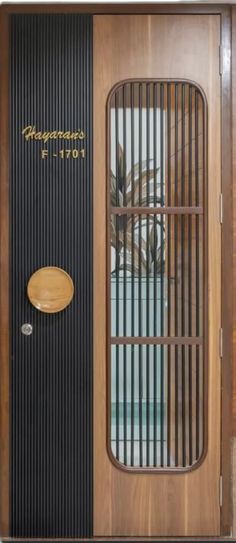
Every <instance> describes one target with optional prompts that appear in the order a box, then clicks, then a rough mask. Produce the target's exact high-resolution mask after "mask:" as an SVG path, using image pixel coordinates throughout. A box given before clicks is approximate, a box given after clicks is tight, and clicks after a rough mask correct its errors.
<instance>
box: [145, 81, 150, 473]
mask: <svg viewBox="0 0 236 543" xmlns="http://www.w3.org/2000/svg"><path fill="white" fill-rule="evenodd" d="M146 116H147V117H146V138H147V188H146V191H147V202H146V205H147V206H149V205H150V184H149V183H150V180H149V178H150V84H149V83H147V84H146ZM146 224H147V227H146V238H147V239H146V251H147V254H146V335H147V336H149V335H150V330H149V325H150V314H149V310H150V278H149V266H150V243H149V237H150V228H149V227H150V218H149V215H147V216H146ZM149 366H150V349H149V345H147V346H146V394H147V398H146V451H147V455H146V461H147V466H149V465H150V390H149V388H150V382H149V381H150V367H149Z"/></svg>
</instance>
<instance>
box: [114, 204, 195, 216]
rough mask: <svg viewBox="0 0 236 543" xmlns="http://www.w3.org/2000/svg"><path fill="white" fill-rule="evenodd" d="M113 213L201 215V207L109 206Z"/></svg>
mask: <svg viewBox="0 0 236 543" xmlns="http://www.w3.org/2000/svg"><path fill="white" fill-rule="evenodd" d="M111 213H114V215H203V207H201V206H199V207H181V206H180V207H128V206H127V207H111Z"/></svg>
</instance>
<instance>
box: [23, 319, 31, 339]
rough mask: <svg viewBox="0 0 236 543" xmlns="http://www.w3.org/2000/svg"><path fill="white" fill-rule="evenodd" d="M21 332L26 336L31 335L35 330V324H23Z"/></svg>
mask: <svg viewBox="0 0 236 543" xmlns="http://www.w3.org/2000/svg"><path fill="white" fill-rule="evenodd" d="M21 332H22V334H24V336H31V334H32V332H33V326H32V324H30V323H29V322H25V323H24V324H22V326H21Z"/></svg>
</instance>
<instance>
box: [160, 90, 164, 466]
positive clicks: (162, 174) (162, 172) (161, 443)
mask: <svg viewBox="0 0 236 543" xmlns="http://www.w3.org/2000/svg"><path fill="white" fill-rule="evenodd" d="M163 107H164V88H163V83H161V85H160V182H161V191H160V192H161V206H163V205H164V186H163V184H164V130H163ZM160 222H161V269H160V283H161V284H160V298H161V299H160V305H161V308H160V309H161V314H160V321H161V326H160V334H161V336H163V335H164V269H163V259H164V231H163V229H164V217H163V215H161V221H160ZM160 354H161V360H160V396H161V398H160V400H161V403H160V445H161V451H160V452H161V455H160V463H161V466H163V463H164V345H161V348H160Z"/></svg>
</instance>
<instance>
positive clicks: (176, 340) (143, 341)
mask: <svg viewBox="0 0 236 543" xmlns="http://www.w3.org/2000/svg"><path fill="white" fill-rule="evenodd" d="M202 344H203V338H202V337H151V336H149V337H138V336H137V337H132V336H131V337H129V336H127V337H114V336H113V337H111V345H202Z"/></svg>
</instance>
